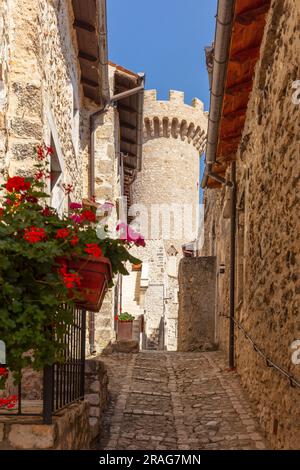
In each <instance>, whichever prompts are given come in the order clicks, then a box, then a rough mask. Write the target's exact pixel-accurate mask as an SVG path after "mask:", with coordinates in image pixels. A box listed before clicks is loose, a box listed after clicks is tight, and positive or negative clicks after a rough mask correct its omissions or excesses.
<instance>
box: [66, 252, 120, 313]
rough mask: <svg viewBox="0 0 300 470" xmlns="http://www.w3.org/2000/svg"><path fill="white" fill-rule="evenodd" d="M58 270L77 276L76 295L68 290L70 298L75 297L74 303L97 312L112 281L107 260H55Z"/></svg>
mask: <svg viewBox="0 0 300 470" xmlns="http://www.w3.org/2000/svg"><path fill="white" fill-rule="evenodd" d="M57 262H58V264H59V265H60V266H61V268H60V269H62V268H64V267H67V269H68V270H71V271H75V273H77V275H78V283H77V285H76V293H77V295H76V294H74V290H73V289H71V290H70V297H73V296H74V295H75V303H76V305H77V306H78V307H80V308H84V309H86V310H89V311H91V312H99V310H100V308H101V306H102V303H103V300H104V297H105V294H106V292H107V290H108V287H109V285H110V283H111V280H112V269H111V263H110V261H109V259H108V258H105V257H101V258H94V257H89V258H78V259H72V260H67V259H66V258H59V259H57Z"/></svg>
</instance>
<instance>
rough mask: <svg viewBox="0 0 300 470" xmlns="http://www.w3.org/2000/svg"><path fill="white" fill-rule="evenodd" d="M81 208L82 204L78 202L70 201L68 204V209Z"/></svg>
mask: <svg viewBox="0 0 300 470" xmlns="http://www.w3.org/2000/svg"><path fill="white" fill-rule="evenodd" d="M81 208H82V204H80V203H79V202H71V204H70V209H81Z"/></svg>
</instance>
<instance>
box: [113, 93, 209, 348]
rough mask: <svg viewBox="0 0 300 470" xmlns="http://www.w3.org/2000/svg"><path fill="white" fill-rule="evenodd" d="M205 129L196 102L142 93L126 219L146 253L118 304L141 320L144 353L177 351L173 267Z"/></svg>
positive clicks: (194, 203)
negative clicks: (137, 162)
mask: <svg viewBox="0 0 300 470" xmlns="http://www.w3.org/2000/svg"><path fill="white" fill-rule="evenodd" d="M206 129H207V115H206V113H205V112H204V109H203V103H202V102H201V101H200V100H198V99H197V98H195V99H194V100H193V103H192V106H189V105H187V104H185V103H184V93H183V92H180V91H170V95H169V100H168V101H160V100H157V96H156V90H148V91H146V92H145V101H144V144H143V163H142V169H141V172H140V173H138V175H137V178H136V180H135V182H134V183H133V186H132V200H133V203H134V204H135V205H136V206H133V207H132V208H131V210H130V212H129V214H130V215H131V216H133V217H135V219H134V224H135V225H137V226H138V228H139V229H140V231H141V232H142V233H143V232H144V233H145V238H146V248H141V249H137V251H136V255H137V256H138V257H139V258H140V259H142V261H143V263H142V268H141V270H140V271H139V270H138V269H136V268H135V269H134V270H133V271H132V272H131V275H130V276H129V277H125V278H123V289H122V290H123V302H122V303H123V310H127V311H130V313H133V314H134V315H135V317H136V318H137V317H139V316H140V315H144V325H145V326H144V333H145V334H144V344H143V346H144V347H146V348H158V349H168V350H176V349H177V316H178V281H177V272H178V262H179V260H180V258H181V257H182V245H183V244H185V243H189V242H192V241H193V238H191V237H192V235H191V234H190V233H191V230H188V229H189V223H191V222H192V221H191V219H193V223H194V227H193V228H194V239H195V229H196V226H195V219H196V210H197V208H198V204H199V169H200V159H199V157H200V155H201V154H202V152H203V149H204V145H205V139H206ZM145 214H146V218H145ZM190 228H191V227H190Z"/></svg>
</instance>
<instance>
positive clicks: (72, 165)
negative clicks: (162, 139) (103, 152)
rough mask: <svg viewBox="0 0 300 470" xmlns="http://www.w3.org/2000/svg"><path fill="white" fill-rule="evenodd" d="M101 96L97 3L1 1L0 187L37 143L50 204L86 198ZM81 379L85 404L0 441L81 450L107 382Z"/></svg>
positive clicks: (14, 427)
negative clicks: (46, 153)
mask: <svg viewBox="0 0 300 470" xmlns="http://www.w3.org/2000/svg"><path fill="white" fill-rule="evenodd" d="M100 38H101V39H100ZM108 100H109V94H108V61H107V44H106V8H105V1H104V0H99V1H97V2H94V0H84V1H82V0H72V1H71V0H65V1H60V0H53V1H52V0H2V1H1V2H0V183H2V182H3V179H4V178H6V177H7V176H14V175H20V176H30V175H32V173H33V171H35V170H34V164H36V163H37V159H36V153H35V148H36V147H37V146H38V145H40V144H41V143H43V142H44V143H45V144H47V145H50V146H51V147H52V148H53V150H54V153H53V155H51V157H50V161H49V170H50V171H51V179H49V183H48V184H49V187H48V189H49V193H50V194H51V200H50V201H49V203H50V205H51V206H52V207H54V208H56V209H57V211H58V213H59V214H63V213H67V211H68V207H69V203H70V202H71V201H76V202H81V201H82V199H85V198H89V197H91V196H92V195H93V194H94V185H93V175H94V171H93V170H94V167H95V165H96V164H95V160H96V158H97V157H98V155H96V152H95V151H94V147H95V145H94V133H95V132H97V129H98V126H102V122H101V121H99V120H98V121H97V120H96V119H95V118H93V115H94V113H96V112H99V111H101V110H102V109H103V108H104V107H105V105H106V103H107V102H108ZM98 151H99V150H98ZM69 184H70V185H71V186H72V188H73V191H72V192H71V193H70V195H69V196H68V197H67V195H66V194H65V190H64V185H69ZM100 202H101V201H100ZM97 367H98V368H99V366H98V365H97V364H96V365H95V367H94V369H95V373H94V374H93V377H92V378H93V382H95V381H96V378H95V376H96V375H97V374H98V372H99V374H98V375H99V376H100V375H101V374H102V375H105V374H104V372H103V371H100V370H99V371H98V369H97ZM100 372H101V373H100ZM90 381H91V380H88V381H87V390H86V392H87V395H88V396H87V400H84V401H82V402H80V403H76V404H73V405H70V406H68V407H66V408H65V409H64V411H63V412H61V413H58V414H57V415H56V416H55V418H54V424H53V425H44V424H43V426H41V424H42V419H41V417H36V418H32V417H28V416H27V417H20V416H18V417H14V418H13V422H12V421H9V420H7V418H5V422H3V421H2V422H1V423H0V447H1V448H3V449H6V448H8V449H11V448H49V449H50V448H52V449H53V448H56V449H59V448H61V449H78V448H88V447H89V444H90V440H91V439H93V438H95V437H96V436H97V435H98V434H99V417H100V413H101V409H100V408H101V407H102V405H103V406H104V403H103V402H104V400H102V399H101V397H100V398H99V397H98V398H97V399H95V396H94V395H95V393H96V394H98V395H101V393H102V392H103V393H105V390H106V386H107V381H105V377H104V380H103V383H101V387H100V382H99V384H98V385H99V387H98V389H99V390H98V389H97V390H95V386H94V389H93V387H91V388H90ZM99 381H100V378H99ZM93 382H92V383H93ZM98 385H97V386H98ZM27 386H28V388H30V392H31V393H34V392H35V390H36V388H38V387H41V377H40V376H39V375H38V376H37V374H36V373H33V372H32V371H28V374H27V377H25V380H24V388H23V392H24V389H25V388H26V387H27ZM100 388H101V390H100ZM39 398H40V397H39ZM89 398H91V403H90V404H91V406H90V404H89ZM36 399H37V397H36V396H29V397H28V401H29V407H30V406H31V405H32V406H37V405H36V403H35V400H36ZM95 400H96V403H95ZM101 400H102V401H101ZM95 405H96V406H95ZM98 405H99V406H98ZM26 406H27V405H26ZM38 406H39V405H38ZM35 410H36V409H35V408H34V411H35Z"/></svg>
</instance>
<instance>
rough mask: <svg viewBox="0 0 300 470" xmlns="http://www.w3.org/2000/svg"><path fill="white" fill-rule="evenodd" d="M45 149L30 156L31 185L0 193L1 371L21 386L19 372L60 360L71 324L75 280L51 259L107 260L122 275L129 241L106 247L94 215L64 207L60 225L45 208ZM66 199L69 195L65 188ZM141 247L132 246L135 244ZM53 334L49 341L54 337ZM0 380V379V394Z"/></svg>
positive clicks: (9, 185) (12, 183) (26, 181)
mask: <svg viewBox="0 0 300 470" xmlns="http://www.w3.org/2000/svg"><path fill="white" fill-rule="evenodd" d="M52 152H53V151H52V149H51V147H47V146H45V145H43V146H39V147H38V148H37V158H38V163H37V164H36V165H35V166H36V173H35V175H34V176H33V177H30V178H24V177H21V176H13V177H9V178H8V179H7V181H6V183H5V184H3V185H2V192H3V196H4V197H3V202H2V205H1V206H2V207H0V317H1V323H0V338H1V340H3V341H4V342H5V343H6V350H7V366H8V367H9V369H10V370H12V371H13V373H14V377H15V379H16V381H18V380H20V377H21V370H22V368H24V367H26V366H28V365H32V366H33V367H34V368H35V369H41V368H43V367H44V366H45V365H47V364H49V365H51V364H53V363H54V362H56V361H60V360H62V359H63V353H64V346H63V344H62V343H63V341H61V339H62V338H63V335H64V334H66V333H67V331H68V325H69V324H71V323H72V308H73V307H74V305H75V296H76V289H78V287H79V286H80V281H81V279H80V273H78V272H74V271H72V270H70V269H69V268H68V264H67V263H61V262H60V263H58V262H57V260H58V259H64V260H68V259H74V258H75V259H76V258H82V257H83V258H86V259H91V258H93V259H95V258H96V259H97V258H101V257H102V256H104V257H107V258H109V260H110V262H111V265H112V272H113V273H121V274H128V272H127V270H126V267H125V264H126V262H127V261H129V262H131V263H137V262H139V260H136V258H134V257H133V256H131V255H130V253H129V251H128V248H130V247H131V246H132V245H133V244H134V243H135V241H132V240H129V239H128V238H127V237H123V238H118V239H112V238H110V237H109V236H108V233H107V229H106V228H105V227H104V228H103V232H104V237H102V238H101V239H99V238H98V236H97V231H96V227H95V223H96V222H97V215H96V209H95V208H94V207H93V205H91V206H90V207H88V208H87V207H86V206H82V205H81V204H80V203H77V202H75V203H71V204H70V207H69V211H70V212H69V214H67V215H64V216H62V217H60V216H59V215H58V214H57V212H56V210H55V209H53V208H52V207H50V206H49V205H48V204H47V202H48V201H49V195H48V194H47V192H46V178H47V177H49V176H50V175H49V170H48V168H49V163H48V162H47V158H48V157H49V156H50V155H51V153H52ZM64 188H65V193H66V194H67V195H69V194H70V193H71V192H72V186H71V185H69V184H68V185H65V186H64ZM140 243H141V242H140V241H139V244H140ZM53 330H55V335H54V334H53ZM5 378H6V377H5V375H1V380H0V387H1V385H2V386H3V382H4V380H5Z"/></svg>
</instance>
